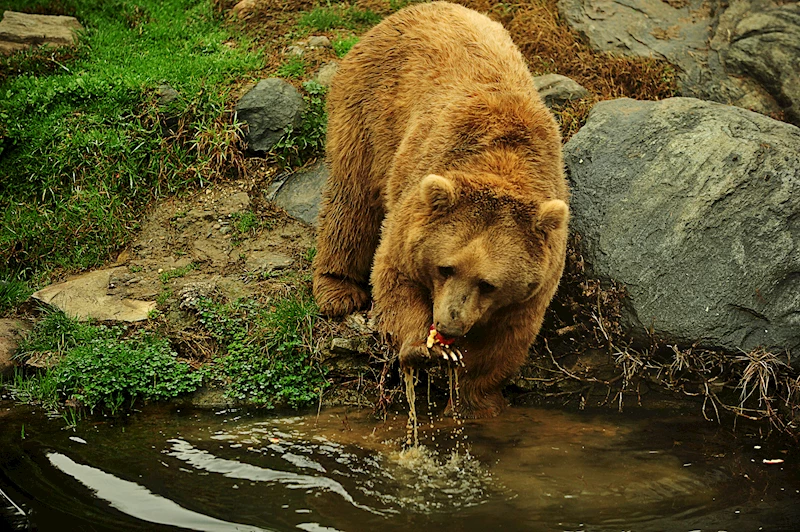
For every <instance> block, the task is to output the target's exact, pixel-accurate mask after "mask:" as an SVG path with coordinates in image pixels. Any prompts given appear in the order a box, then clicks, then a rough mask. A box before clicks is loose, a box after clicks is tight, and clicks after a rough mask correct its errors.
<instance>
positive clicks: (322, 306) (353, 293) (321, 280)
mask: <svg viewBox="0 0 800 532" xmlns="http://www.w3.org/2000/svg"><path fill="white" fill-rule="evenodd" d="M314 299H316V301H317V306H319V311H320V312H321V313H322V314H324V315H326V316H330V317H332V318H335V317H339V316H345V315H347V314H350V313H351V312H355V311H356V310H359V309H362V308H364V307H365V306H367V303H369V293H368V292H367V291H366V290H365V289H364V288H363V287H361V285H359V284H358V283H356V282H355V281H352V280H350V279H342V278H339V277H334V276H332V275H319V276H315V277H314Z"/></svg>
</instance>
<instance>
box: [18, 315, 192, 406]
mask: <svg viewBox="0 0 800 532" xmlns="http://www.w3.org/2000/svg"><path fill="white" fill-rule="evenodd" d="M19 356H20V357H22V358H30V357H33V356H39V357H42V356H45V357H48V358H50V359H51V363H52V365H50V366H49V367H48V368H47V369H45V370H44V371H41V372H35V373H33V374H30V375H27V376H26V375H24V374H23V373H22V372H19V371H18V372H17V374H16V375H15V377H14V379H13V381H12V382H10V383H9V384H8V388H9V389H10V391H11V394H12V396H14V397H15V398H16V399H17V400H19V401H21V402H25V403H33V404H39V405H42V406H43V407H45V408H47V409H48V410H51V411H57V410H60V409H61V407H62V405H65V404H69V405H72V406H80V407H84V408H86V409H88V410H90V411H92V412H94V411H111V412H115V411H116V410H117V409H119V408H120V407H121V406H122V405H123V404H130V403H132V402H133V401H136V400H137V399H143V400H164V399H171V398H174V397H177V396H179V395H181V394H184V393H187V392H192V391H194V390H196V389H197V387H198V386H199V385H200V383H201V382H202V378H203V376H202V373H200V372H197V371H192V369H191V368H190V367H189V365H188V364H187V363H185V362H179V361H178V360H177V359H176V353H175V352H174V351H173V349H172V348H171V347H170V344H169V341H168V340H167V339H166V338H164V337H162V336H159V335H157V334H155V333H151V332H147V331H138V332H133V333H128V331H126V329H125V328H124V327H112V328H109V327H106V326H104V325H93V324H87V323H79V322H77V321H75V320H72V319H70V318H68V317H66V316H65V315H64V314H62V313H61V312H51V313H49V314H47V315H46V316H45V317H44V318H43V319H42V320H40V321H39V323H38V324H37V326H36V328H35V329H34V331H33V333H32V334H31V336H30V337H29V338H28V339H27V340H26V341H25V342H24V344H23V345H22V346H21V349H20V353H19ZM53 362H54V363H53Z"/></svg>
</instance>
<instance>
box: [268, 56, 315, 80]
mask: <svg viewBox="0 0 800 532" xmlns="http://www.w3.org/2000/svg"><path fill="white" fill-rule="evenodd" d="M307 68H308V65H307V64H306V62H305V61H304V60H303V58H302V57H300V56H299V55H294V56H292V57H290V58H289V59H288V60H287V61H286V62H285V63H284V64H282V65H281V66H279V67H278V70H277V72H276V73H277V74H278V75H279V76H280V77H282V78H290V79H296V78H302V77H303V76H305V75H306V69H307Z"/></svg>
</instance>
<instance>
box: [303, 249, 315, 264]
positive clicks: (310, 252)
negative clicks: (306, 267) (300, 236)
mask: <svg viewBox="0 0 800 532" xmlns="http://www.w3.org/2000/svg"><path fill="white" fill-rule="evenodd" d="M316 256H317V247H316V246H311V247H310V248H308V251H306V256H305V257H304V258H305V259H306V261H308V262H309V263H311V262H314V257H316Z"/></svg>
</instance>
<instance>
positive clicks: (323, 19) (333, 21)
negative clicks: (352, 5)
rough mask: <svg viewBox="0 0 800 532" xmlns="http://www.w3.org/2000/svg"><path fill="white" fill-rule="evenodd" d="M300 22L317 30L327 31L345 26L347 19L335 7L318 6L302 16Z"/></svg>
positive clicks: (301, 24)
mask: <svg viewBox="0 0 800 532" xmlns="http://www.w3.org/2000/svg"><path fill="white" fill-rule="evenodd" d="M298 24H299V25H300V26H305V27H307V28H311V29H314V30H317V31H327V30H331V29H333V28H342V27H344V26H345V19H344V17H343V16H342V15H341V14H340V13H339V12H338V10H336V9H335V8H332V7H317V8H314V9H313V10H312V11H310V12H308V13H306V14H304V15H303V16H302V17H300V20H299V21H298Z"/></svg>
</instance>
